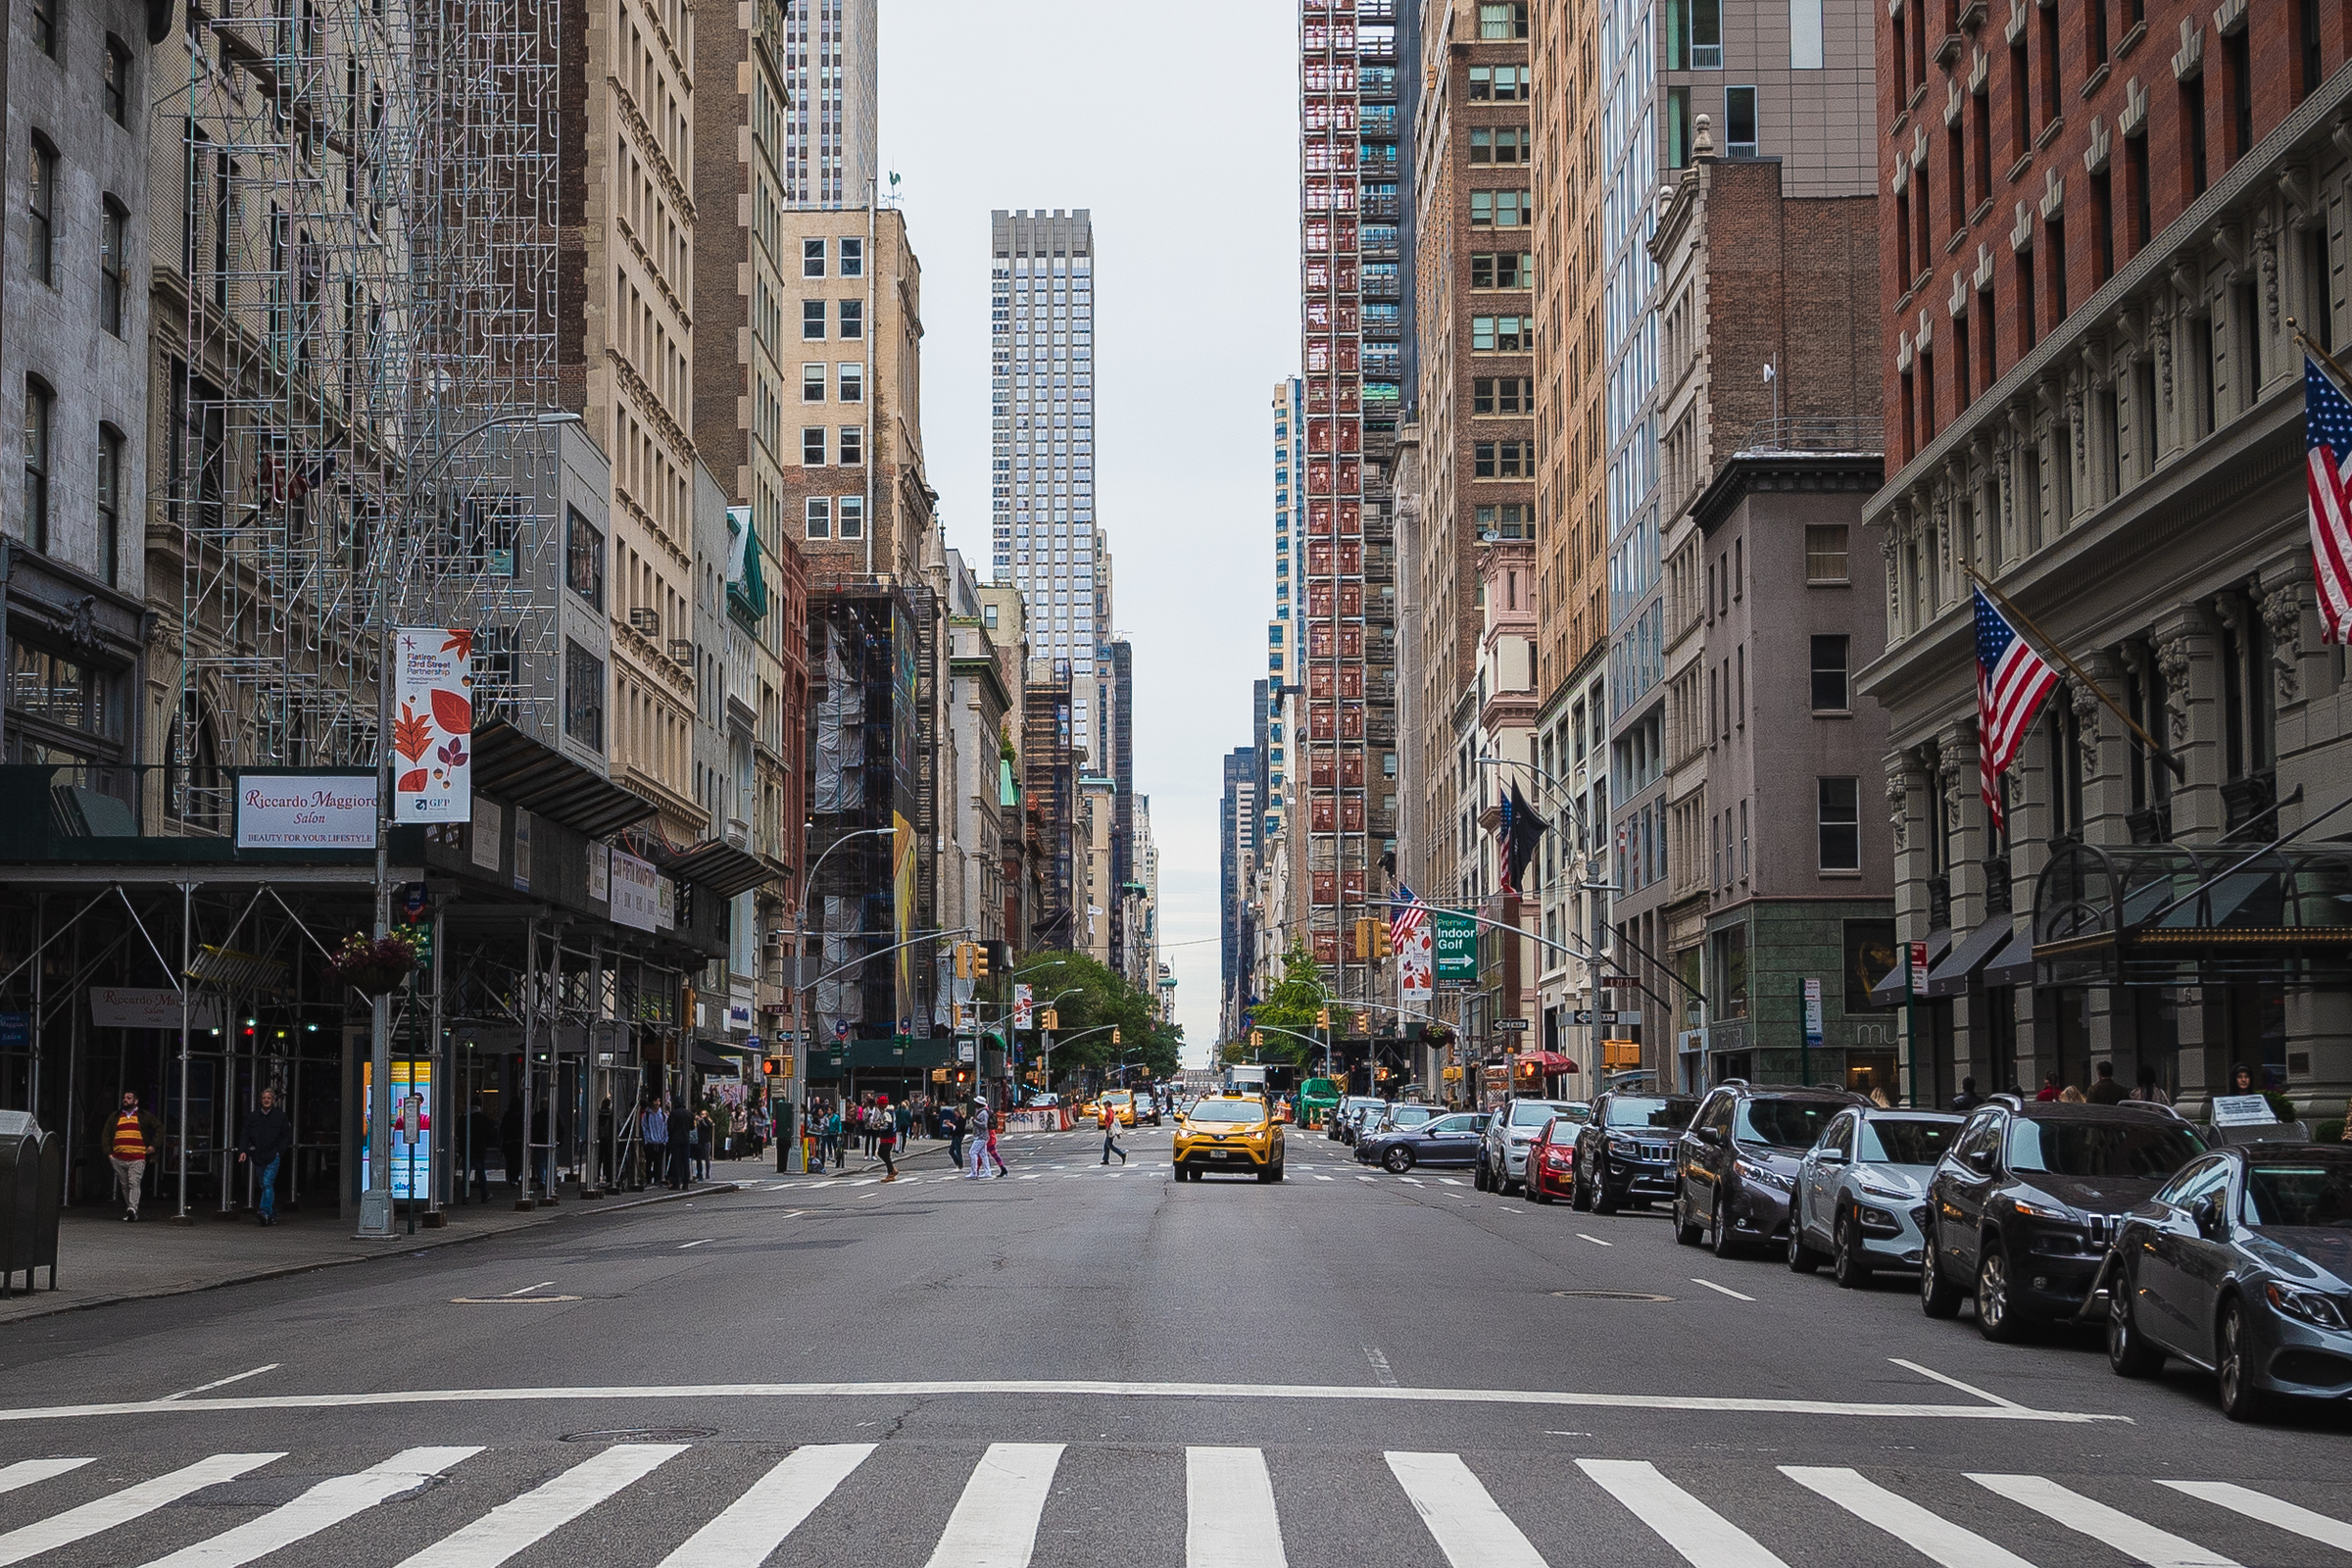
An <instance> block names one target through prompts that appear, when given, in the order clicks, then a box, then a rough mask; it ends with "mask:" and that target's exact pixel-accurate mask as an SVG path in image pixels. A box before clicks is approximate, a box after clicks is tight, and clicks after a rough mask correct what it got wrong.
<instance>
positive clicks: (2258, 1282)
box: [2101, 1144, 2352, 1421]
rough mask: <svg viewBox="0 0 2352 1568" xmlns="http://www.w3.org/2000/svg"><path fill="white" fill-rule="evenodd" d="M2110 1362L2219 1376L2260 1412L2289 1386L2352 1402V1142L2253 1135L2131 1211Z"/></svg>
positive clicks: (2110, 1278) (2232, 1397)
mask: <svg viewBox="0 0 2352 1568" xmlns="http://www.w3.org/2000/svg"><path fill="white" fill-rule="evenodd" d="M2101 1279H2102V1281H2103V1283H2104V1284H2105V1285H2106V1287H2107V1359H2108V1362H2109V1364H2110V1365H2112V1366H2113V1367H2114V1368H2115V1370H2116V1371H2117V1372H2119V1373H2121V1374H2122V1375H2123V1376H2125V1377H2131V1378H2136V1377H2150V1376H2153V1375H2154V1374H2155V1373H2156V1372H2158V1371H2160V1370H2161V1369H2162V1368H2163V1366H2164V1362H2165V1358H2166V1357H2167V1356H2179V1357H2180V1359H2181V1360H2183V1361H2186V1362H2189V1363H2190V1364H2192V1365H2194V1366H2200V1367H2204V1368H2206V1369H2207V1370H2209V1371H2211V1372H2213V1373H2214V1375H2215V1377H2216V1378H2217V1379H2218V1380H2219V1382H2220V1385H2221V1397H2222V1410H2223V1412H2224V1413H2225V1414H2227V1415H2228V1416H2229V1418H2230V1419H2231V1420H2233V1421H2245V1420H2250V1419H2252V1418H2254V1417H2256V1416H2258V1415H2261V1414H2262V1413H2263V1411H2264V1409H2265V1408H2266V1407H2267V1406H2268V1405H2269V1404H2270V1403H2271V1402H2272V1401H2273V1400H2274V1399H2275V1398H2276V1397H2278V1396H2280V1395H2289V1396H2295V1397H2303V1398H2316V1399H2334V1400H2344V1399H2352V1148H2347V1147H2345V1146H2344V1145H2342V1144H2243V1145H2238V1146H2236V1147H2234V1148H2229V1149H2220V1150H2216V1151H2214V1152H2212V1153H2210V1154H2207V1155H2205V1156H2204V1157H2203V1158H2202V1159H2198V1160H2194V1161H2191V1162H2190V1163H2189V1164H2188V1165H2187V1166H2186V1167H2185V1168H2184V1169H2183V1170H2182V1171H2181V1172H2180V1175H2178V1176H2176V1177H2174V1178H2173V1179H2172V1180H2171V1181H2170V1182H2167V1183H2166V1184H2165V1186H2164V1188H2163V1190H2162V1191H2160V1192H2158V1193H2157V1195H2156V1196H2155V1197H2154V1198H2153V1199H2151V1200H2149V1201H2147V1202H2145V1203H2142V1204H2140V1205H2139V1206H2138V1207H2137V1208H2134V1209H2132V1210H2131V1212H2130V1213H2129V1214H2127V1215H2125V1216H2124V1224H2123V1229H2122V1231H2121V1232H2120V1233H2119V1234H2118V1235H2117V1237H2116V1240H2115V1246H2114V1248H2113V1249H2112V1250H2110V1251H2109V1253H2108V1260H2107V1267H2106V1271H2105V1273H2104V1274H2103V1275H2102V1276H2101Z"/></svg>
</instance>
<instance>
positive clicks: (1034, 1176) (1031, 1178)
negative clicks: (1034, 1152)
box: [1013, 1171, 1037, 1182]
mask: <svg viewBox="0 0 2352 1568" xmlns="http://www.w3.org/2000/svg"><path fill="white" fill-rule="evenodd" d="M1013 1179H1014V1180H1015V1181H1023V1182H1033V1181H1035V1180H1037V1173H1036V1172H1035V1171H1031V1172H1030V1173H1029V1174H1028V1175H1026V1176H1016V1177H1014V1178H1013Z"/></svg>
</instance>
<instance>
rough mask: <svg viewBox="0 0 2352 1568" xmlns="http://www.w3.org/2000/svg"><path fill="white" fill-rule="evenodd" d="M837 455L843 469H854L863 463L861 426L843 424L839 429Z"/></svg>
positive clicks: (863, 443) (862, 431)
mask: <svg viewBox="0 0 2352 1568" xmlns="http://www.w3.org/2000/svg"><path fill="white" fill-rule="evenodd" d="M837 455H838V457H839V459H840V462H841V466H843V467H845V468H855V467H857V466H859V465H860V464H862V463H864V462H865V429H864V427H863V426H862V425H856V424H845V425H843V426H842V427H841V435H840V444H839V448H838V453H837Z"/></svg>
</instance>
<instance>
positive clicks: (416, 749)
mask: <svg viewBox="0 0 2352 1568" xmlns="http://www.w3.org/2000/svg"><path fill="white" fill-rule="evenodd" d="M392 663H393V667H394V669H395V670H396V671H397V679H396V680H395V682H394V684H393V687H392V705H393V706H392V753H393V757H394V759H395V760H394V762H393V779H392V820H393V821H395V822H470V821H472V820H473V633H472V632H470V631H467V630H465V629H464V628H462V627H456V626H403V627H401V628H400V629H399V630H398V631H396V632H394V633H393V642H392Z"/></svg>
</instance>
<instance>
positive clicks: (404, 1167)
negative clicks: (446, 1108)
mask: <svg viewBox="0 0 2352 1568" xmlns="http://www.w3.org/2000/svg"><path fill="white" fill-rule="evenodd" d="M374 1092H375V1063H374V1062H372V1061H368V1060H365V1059H363V1060H362V1061H361V1062H360V1103H361V1104H362V1105H368V1104H370V1103H373V1102H372V1101H371V1100H370V1099H369V1097H370V1096H371V1095H372V1094H373V1093H374ZM371 1153H372V1151H371V1150H369V1148H368V1117H367V1116H366V1115H362V1116H361V1117H360V1191H361V1192H363V1193H364V1192H366V1191H367V1190H368V1158H369V1157H370V1155H371ZM432 1190H433V1064H432V1063H431V1062H429V1061H396V1062H394V1063H393V1064H392V1196H393V1197H394V1198H418V1199H422V1198H430V1197H431V1196H432Z"/></svg>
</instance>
